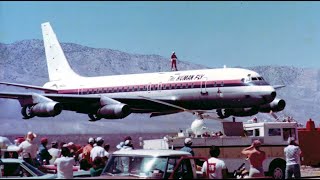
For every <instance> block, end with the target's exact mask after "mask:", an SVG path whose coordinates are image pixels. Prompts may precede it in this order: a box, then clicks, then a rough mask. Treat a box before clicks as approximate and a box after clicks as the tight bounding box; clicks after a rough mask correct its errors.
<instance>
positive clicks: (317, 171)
mask: <svg viewBox="0 0 320 180" xmlns="http://www.w3.org/2000/svg"><path fill="white" fill-rule="evenodd" d="M301 178H304V179H320V167H310V166H301Z"/></svg>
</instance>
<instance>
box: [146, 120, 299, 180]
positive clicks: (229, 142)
mask: <svg viewBox="0 0 320 180" xmlns="http://www.w3.org/2000/svg"><path fill="white" fill-rule="evenodd" d="M222 125H223V126H222V127H223V132H222V134H220V135H212V134H208V133H206V134H202V135H194V134H192V133H188V132H187V131H186V132H179V133H178V134H177V135H176V136H171V137H169V136H166V137H164V138H163V139H150V140H143V141H142V146H143V149H174V150H179V149H180V148H182V147H183V146H184V140H185V138H186V137H190V138H191V139H192V149H193V151H194V153H195V156H203V157H208V158H209V156H210V154H209V148H210V146H212V145H215V146H219V147H220V155H219V158H220V159H222V160H224V162H225V163H226V166H227V168H228V174H229V175H230V176H232V174H233V173H234V172H236V171H237V170H239V168H240V167H245V168H246V169H249V167H250V162H249V161H248V160H247V159H246V157H245V156H244V155H243V154H241V151H242V149H244V148H245V147H248V146H250V145H251V144H252V142H253V141H254V140H260V141H261V143H262V147H261V148H260V149H261V150H263V151H265V152H266V156H267V158H266V160H264V162H263V169H264V171H265V174H266V175H267V176H269V177H273V178H275V179H283V178H284V175H285V167H286V161H285V155H284V148H285V147H286V146H287V145H288V142H287V141H288V138H289V137H294V138H295V139H296V140H297V141H299V138H298V123H297V122H250V123H248V122H246V123H245V122H222Z"/></svg>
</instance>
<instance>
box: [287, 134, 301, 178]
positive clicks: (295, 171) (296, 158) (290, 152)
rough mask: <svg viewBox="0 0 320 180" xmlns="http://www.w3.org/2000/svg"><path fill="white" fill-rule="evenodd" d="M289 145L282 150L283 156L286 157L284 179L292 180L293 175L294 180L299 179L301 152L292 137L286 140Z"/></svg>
mask: <svg viewBox="0 0 320 180" xmlns="http://www.w3.org/2000/svg"><path fill="white" fill-rule="evenodd" d="M288 143H289V145H288V146H287V147H285V148H284V154H285V156H286V173H285V178H286V179H292V175H294V178H295V179H299V178H301V172H300V155H301V150H300V148H299V145H298V144H297V143H296V141H295V139H294V138H293V137H289V138H288Z"/></svg>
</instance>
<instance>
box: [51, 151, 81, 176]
mask: <svg viewBox="0 0 320 180" xmlns="http://www.w3.org/2000/svg"><path fill="white" fill-rule="evenodd" d="M69 155H70V150H69V148H67V147H62V148H61V157H59V158H57V159H56V160H55V161H54V165H55V166H57V178H58V179H73V166H74V165H75V164H76V162H75V160H74V158H73V157H69Z"/></svg>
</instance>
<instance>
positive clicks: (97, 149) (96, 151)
mask: <svg viewBox="0 0 320 180" xmlns="http://www.w3.org/2000/svg"><path fill="white" fill-rule="evenodd" d="M96 143H97V145H96V146H94V147H93V148H92V149H91V151H90V158H91V162H93V160H94V158H95V157H97V156H99V157H102V158H104V157H105V156H106V157H107V158H109V153H108V152H107V151H106V150H105V149H104V148H103V147H102V145H103V143H104V140H103V139H102V137H97V139H96Z"/></svg>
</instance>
